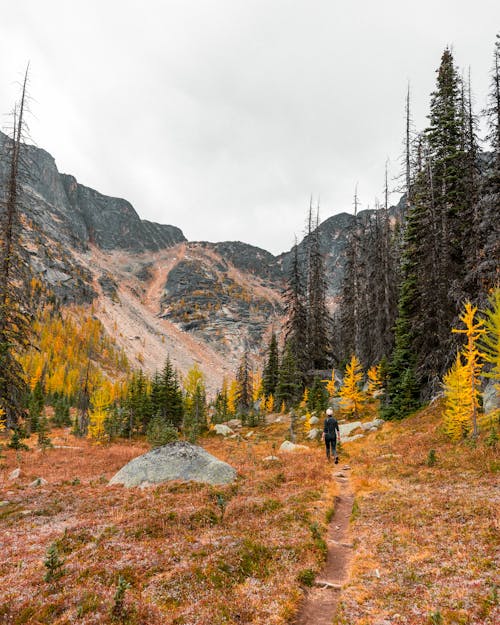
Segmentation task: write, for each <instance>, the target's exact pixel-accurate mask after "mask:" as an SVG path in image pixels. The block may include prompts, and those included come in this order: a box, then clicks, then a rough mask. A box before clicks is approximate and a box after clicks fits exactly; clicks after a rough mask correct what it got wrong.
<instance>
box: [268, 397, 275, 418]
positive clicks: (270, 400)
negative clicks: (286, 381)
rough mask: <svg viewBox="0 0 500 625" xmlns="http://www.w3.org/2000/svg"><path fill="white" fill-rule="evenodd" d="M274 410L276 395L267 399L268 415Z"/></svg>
mask: <svg viewBox="0 0 500 625" xmlns="http://www.w3.org/2000/svg"><path fill="white" fill-rule="evenodd" d="M273 410H274V395H269V396H268V397H266V413H267V414H271V413H272V412H273Z"/></svg>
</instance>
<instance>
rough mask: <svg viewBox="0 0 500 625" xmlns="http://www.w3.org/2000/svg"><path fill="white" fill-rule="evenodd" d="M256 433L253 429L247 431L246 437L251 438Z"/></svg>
mask: <svg viewBox="0 0 500 625" xmlns="http://www.w3.org/2000/svg"><path fill="white" fill-rule="evenodd" d="M254 434H255V432H253V431H252V430H250V432H247V433H246V435H245V438H251V437H252V436H253V435H254Z"/></svg>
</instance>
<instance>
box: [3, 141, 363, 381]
mask: <svg viewBox="0 0 500 625" xmlns="http://www.w3.org/2000/svg"><path fill="white" fill-rule="evenodd" d="M7 142H8V138H7V137H6V135H4V134H2V133H0V155H3V154H5V149H6V147H7ZM22 160H23V167H22V175H21V183H22V193H21V198H22V200H21V204H22V210H23V214H24V219H23V222H24V242H25V246H26V248H27V250H28V253H29V255H30V263H31V266H32V269H33V271H34V272H35V273H36V274H37V275H38V276H39V277H40V279H41V280H42V281H43V282H45V283H46V284H47V285H48V286H49V287H50V289H51V290H52V291H53V292H54V293H55V295H56V296H57V297H58V298H59V299H60V300H61V301H62V302H63V303H65V304H67V305H70V304H71V303H75V302H76V303H82V302H83V303H88V304H90V303H92V305H93V310H94V313H95V315H96V316H97V317H98V318H99V319H101V321H102V322H103V323H104V325H105V327H106V329H107V331H108V332H109V333H110V334H112V335H114V336H115V338H116V340H117V341H118V342H119V343H120V344H121V345H122V346H123V347H124V348H125V349H126V351H127V352H128V354H129V355H130V356H131V357H132V360H135V361H137V362H138V363H139V364H140V365H141V366H143V367H144V368H146V369H148V370H154V369H155V368H158V367H160V366H161V365H162V363H163V361H164V359H165V356H166V353H167V352H168V353H169V354H170V356H171V357H172V359H173V361H174V363H175V364H176V365H177V366H178V367H179V369H181V370H182V371H185V370H186V369H187V368H189V367H190V366H191V364H192V362H193V361H196V362H198V363H199V364H200V366H201V367H202V369H204V370H205V372H206V373H207V375H208V378H209V382H210V381H213V385H216V384H218V383H219V382H220V378H221V376H222V375H223V374H224V373H232V372H234V369H235V367H236V365H237V362H238V360H239V358H240V355H241V353H242V351H243V349H244V347H245V346H247V347H248V348H249V349H250V350H251V351H252V352H253V353H254V354H256V355H258V354H259V353H261V351H262V348H263V345H265V344H266V342H267V336H266V335H267V333H268V332H269V330H270V328H271V326H273V325H274V327H275V328H276V329H277V330H279V327H280V324H281V321H282V314H283V308H282V301H281V293H282V290H283V286H284V282H285V277H286V275H287V272H288V269H289V267H290V262H291V258H292V255H291V252H287V253H285V254H281V255H280V256H274V255H273V254H271V253H269V252H267V251H265V250H263V249H260V248H257V247H254V246H252V245H248V244H246V243H241V242H235V241H232V242H221V243H208V242H188V241H187V240H186V238H185V237H184V235H183V233H182V231H181V230H180V229H179V228H176V227H175V226H170V225H161V224H157V223H152V222H149V221H146V220H142V219H141V218H140V217H139V215H138V214H137V212H136V211H135V209H134V207H133V206H132V205H131V204H130V203H129V202H127V201H126V200H123V199H119V198H113V197H108V196H105V195H102V194H101V193H99V192H97V191H95V190H93V189H90V188H88V187H85V186H84V185H81V184H80V183H78V181H77V180H76V179H75V178H74V177H73V176H70V175H66V174H61V173H59V171H58V169H57V166H56V163H55V160H54V158H53V157H52V156H51V155H50V154H49V153H48V152H46V151H44V150H42V149H39V148H36V147H34V146H28V145H26V146H24V149H23V159H22ZM6 175H7V160H6V159H5V158H1V159H0V185H2V186H3V185H4V184H5V181H6ZM365 213H366V211H365ZM366 218H369V214H363V213H360V215H358V217H357V218H355V217H354V216H353V215H349V214H346V213H342V214H339V215H334V216H332V217H330V218H328V219H327V220H326V221H324V222H323V223H322V224H321V225H320V226H319V236H320V244H321V249H322V252H323V253H324V254H325V259H326V266H327V273H328V276H327V279H328V284H329V294H330V296H331V302H332V305H334V303H335V296H336V295H337V293H338V290H339V286H340V282H341V278H342V271H343V262H344V251H345V247H346V245H347V241H348V237H349V234H350V232H352V229H353V228H354V227H355V226H356V223H357V221H356V219H358V220H361V219H366ZM307 244H308V241H307V237H306V238H305V239H304V240H303V241H302V242H300V243H299V254H305V252H306V249H307Z"/></svg>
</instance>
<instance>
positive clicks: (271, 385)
mask: <svg viewBox="0 0 500 625" xmlns="http://www.w3.org/2000/svg"><path fill="white" fill-rule="evenodd" d="M278 372H279V354H278V341H277V339H276V333H275V332H274V331H273V333H272V334H271V341H270V343H269V350H268V354H267V362H266V364H265V367H264V371H263V372H262V390H263V393H264V396H265V397H269V395H274V394H275V393H276V386H277V385H278Z"/></svg>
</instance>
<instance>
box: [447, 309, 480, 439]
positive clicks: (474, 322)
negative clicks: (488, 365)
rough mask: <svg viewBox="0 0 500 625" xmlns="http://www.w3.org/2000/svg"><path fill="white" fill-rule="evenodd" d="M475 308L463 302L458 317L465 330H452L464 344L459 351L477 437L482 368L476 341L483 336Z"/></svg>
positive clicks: (471, 417)
mask: <svg viewBox="0 0 500 625" xmlns="http://www.w3.org/2000/svg"><path fill="white" fill-rule="evenodd" d="M476 313H477V307H476V306H472V304H471V303H470V302H465V306H464V311H463V312H462V314H461V315H460V321H461V322H462V323H463V324H464V326H465V328H453V330H452V332H454V333H455V334H463V335H465V338H466V343H465V345H464V347H463V348H462V350H461V355H462V356H463V361H464V366H465V367H466V369H467V375H468V387H469V393H470V409H471V413H470V415H469V418H470V419H471V420H472V435H473V436H477V434H478V427H477V413H478V408H479V396H480V386H481V382H480V375H481V370H482V368H483V363H482V362H481V354H480V352H479V348H478V341H479V340H480V339H481V337H482V336H483V335H484V334H485V332H486V330H485V328H484V321H483V320H482V319H476Z"/></svg>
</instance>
